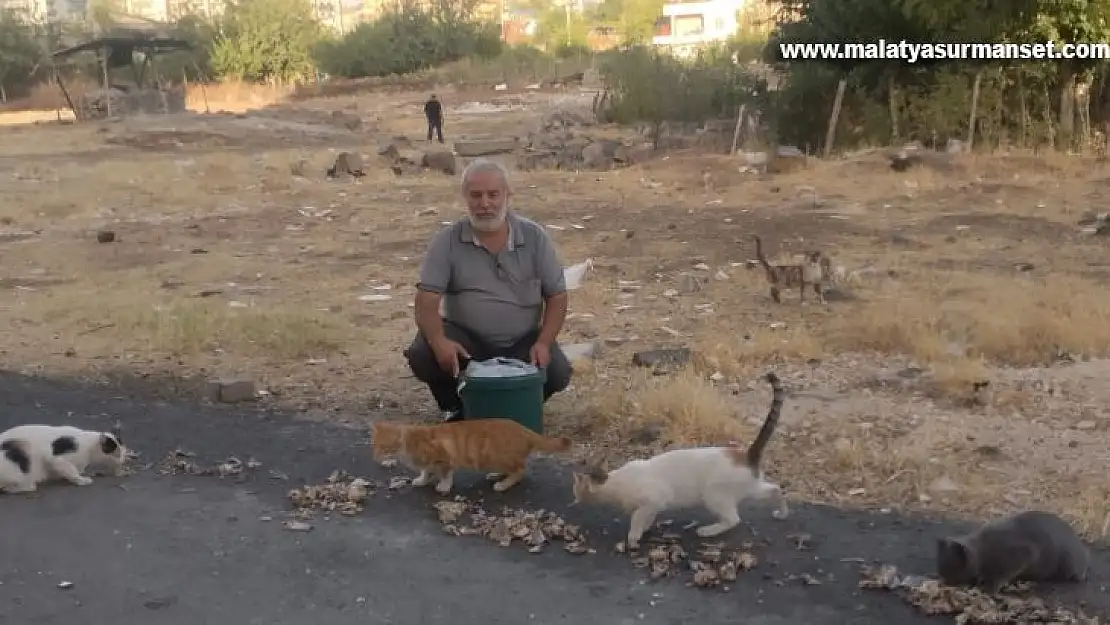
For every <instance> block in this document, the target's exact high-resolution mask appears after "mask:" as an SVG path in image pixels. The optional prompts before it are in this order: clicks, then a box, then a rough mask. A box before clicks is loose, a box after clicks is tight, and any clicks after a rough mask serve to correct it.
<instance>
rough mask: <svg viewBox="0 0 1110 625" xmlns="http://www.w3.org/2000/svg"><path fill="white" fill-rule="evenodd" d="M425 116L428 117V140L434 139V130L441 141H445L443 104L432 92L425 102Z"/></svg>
mask: <svg viewBox="0 0 1110 625" xmlns="http://www.w3.org/2000/svg"><path fill="white" fill-rule="evenodd" d="M424 117H427V118H428V141H431V140H432V131H433V130H434V131H435V133H436V136H437V137H438V138H439V142H440V143H443V104H442V103H440V101H439V100H438V99H436V94H434V93H433V94H432V96H431V97H430V98H428V101H427V102H425V103H424Z"/></svg>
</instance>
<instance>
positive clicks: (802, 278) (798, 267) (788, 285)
mask: <svg viewBox="0 0 1110 625" xmlns="http://www.w3.org/2000/svg"><path fill="white" fill-rule="evenodd" d="M755 256H756V258H757V259H759V264H760V265H762V266H763V271H764V273H765V274H766V276H767V283H768V284H770V285H771V299H773V300H775V303H780V304H781V303H782V298H781V296H780V294H781V292H782V289H798V296H799V300H798V301H800V302H804V301H805V299H806V288H807V287H809V288H812V289H813V292H814V293H816V294H817V301H818V302H820V303H822V304H823V303H825V294H824V292H823V291H822V290H821V285H822V283H823V282H824V281H825V280H826V279H827V278H829V277H831V276H832V265H831V263H830V262H829V257H828V256H825V255H824V254H822V253H821V252H813V251H809V252H806V253H805V259H804V260H802V262H801V263H799V264H790V265H772V264H771V263H769V262H767V257H766V256H764V255H763V241H762V240H760V238H759V237H758V236H756V237H755Z"/></svg>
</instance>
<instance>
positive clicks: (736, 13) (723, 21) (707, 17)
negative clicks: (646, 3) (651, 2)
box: [651, 0, 777, 56]
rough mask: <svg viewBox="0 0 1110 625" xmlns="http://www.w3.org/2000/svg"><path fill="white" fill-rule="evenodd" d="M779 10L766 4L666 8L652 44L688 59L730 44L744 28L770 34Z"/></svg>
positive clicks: (731, 0)
mask: <svg viewBox="0 0 1110 625" xmlns="http://www.w3.org/2000/svg"><path fill="white" fill-rule="evenodd" d="M776 10H777V9H776V7H775V5H774V4H772V3H768V2H766V1H765V0H694V1H689V0H687V1H682V0H678V1H674V2H667V3H666V4H664V5H663V11H662V15H661V16H660V17H659V19H658V20H657V21H656V23H655V36H654V37H652V40H651V41H652V43H653V44H654V45H656V46H663V47H667V48H670V49H671V50H672V51H673V52H674V53H675V54H677V55H680V56H686V55H690V54H692V53H693V52H694V51H695V50H697V49H698V48H701V47H704V46H706V45H711V44H714V43H722V42H725V41H728V40H729V38H731V37H732V36H733V35H736V34H737V33H738V32H739V31H740V30H741V29H742V28H744V29H750V30H753V31H759V32H763V33H765V32H767V30H768V29H769V28H770V26H771V25H773V14H774V12H775V11H776Z"/></svg>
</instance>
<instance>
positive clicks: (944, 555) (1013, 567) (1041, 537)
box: [937, 511, 1090, 594]
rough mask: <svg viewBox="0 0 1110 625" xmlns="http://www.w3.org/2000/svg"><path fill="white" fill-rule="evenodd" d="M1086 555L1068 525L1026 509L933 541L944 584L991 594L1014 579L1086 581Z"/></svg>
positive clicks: (1082, 546) (1065, 522) (938, 569)
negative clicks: (958, 534)
mask: <svg viewBox="0 0 1110 625" xmlns="http://www.w3.org/2000/svg"><path fill="white" fill-rule="evenodd" d="M1089 563H1090V553H1089V552H1088V551H1087V547H1086V546H1085V545H1084V544H1083V541H1082V540H1081V539H1080V538H1079V535H1078V534H1076V533H1075V530H1074V529H1072V527H1071V526H1070V525H1068V522H1067V521H1065V520H1063V519H1061V518H1060V517H1058V516H1056V515H1055V514H1052V513H1050V512H1039V511H1028V512H1021V513H1018V514H1015V515H1013V516H1010V517H1006V518H1004V519H999V520H997V521H992V522H990V523H987V524H986V525H984V526H983V527H980V528H979V529H978V530H976V531H974V532H972V533H970V534H966V535H964V536H959V537H954V538H953V537H947V538H939V539H937V574H938V576H939V577H940V581H941V582H942V583H944V584H946V585H949V586H972V585H974V586H978V587H979V588H981V589H982V590H984V591H986V592H989V593H991V594H995V593H997V592H998V591H1000V590H1001V589H1002V587H1003V586H1005V585H1007V584H1009V583H1010V582H1014V581H1019V580H1023V581H1046V582H1047V581H1073V582H1080V581H1086V579H1087V570H1088V567H1089Z"/></svg>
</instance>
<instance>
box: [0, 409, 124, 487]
mask: <svg viewBox="0 0 1110 625" xmlns="http://www.w3.org/2000/svg"><path fill="white" fill-rule="evenodd" d="M125 456H126V450H125V448H124V446H123V443H122V442H121V439H120V430H119V426H118V425H117V426H116V427H115V428H113V429H112V431H111V432H95V431H91V430H82V429H81V428H77V427H73V426H69V425H60V426H58V425H18V426H16V427H13V428H11V429H9V430H7V431H5V432H3V433H0V491H3V492H6V493H30V492H34V491H35V490H36V489H37V488H38V485H39V484H41V483H43V482H45V481H47V480H49V479H52V478H62V479H64V480H67V481H69V482H71V483H73V484H76V485H77V486H88V485H89V484H92V481H93V480H92V478H91V477H88V476H86V475H83V473H84V471H85V469H87V468H89V467H91V466H102V467H105V468H108V469H111V470H112V471H113V472H114V473H115V474H116V475H119V473H120V471H121V470H122V468H123V462H124V458H125Z"/></svg>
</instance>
